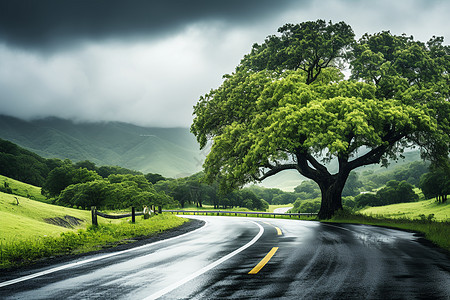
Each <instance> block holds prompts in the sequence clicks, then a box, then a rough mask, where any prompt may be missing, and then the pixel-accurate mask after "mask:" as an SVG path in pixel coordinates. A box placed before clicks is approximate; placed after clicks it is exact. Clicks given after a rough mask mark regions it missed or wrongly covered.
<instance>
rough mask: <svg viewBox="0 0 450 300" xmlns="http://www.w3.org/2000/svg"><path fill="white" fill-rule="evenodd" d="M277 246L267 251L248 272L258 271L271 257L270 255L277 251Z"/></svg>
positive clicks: (254, 272)
mask: <svg viewBox="0 0 450 300" xmlns="http://www.w3.org/2000/svg"><path fill="white" fill-rule="evenodd" d="M277 250H278V247H273V248H272V250H270V251H269V253H267V255H266V256H265V257H264V258H263V259H262V260H261V261H260V262H259V263H258V264H257V265H256V266H255V267H254V268H253V269H252V270H251V271H250V272H248V274H256V273H258V272H259V271H260V270H261V269H262V268H263V267H264V266H265V265H266V264H267V262H268V261H269V260H270V259H271V258H272V256H273V255H274V254H275V252H277Z"/></svg>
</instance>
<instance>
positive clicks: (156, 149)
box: [0, 115, 205, 177]
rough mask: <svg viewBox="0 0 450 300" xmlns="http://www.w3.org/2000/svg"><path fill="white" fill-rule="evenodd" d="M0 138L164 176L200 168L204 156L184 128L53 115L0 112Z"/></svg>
mask: <svg viewBox="0 0 450 300" xmlns="http://www.w3.org/2000/svg"><path fill="white" fill-rule="evenodd" d="M0 138H2V139H5V140H8V141H11V142H13V143H15V144H17V145H19V146H21V147H23V148H25V149H27V150H30V151H32V152H34V153H36V154H38V155H40V156H42V157H45V158H60V159H66V158H68V159H70V160H72V161H74V162H77V161H83V160H89V161H92V162H94V163H95V164H97V165H100V166H102V165H117V166H121V167H124V168H128V169H133V170H137V171H141V172H143V173H158V174H161V175H163V176H166V177H183V176H188V175H191V174H193V173H196V172H198V171H200V170H201V167H202V160H203V159H204V157H205V155H203V154H202V153H201V152H200V150H199V147H198V144H197V142H196V140H195V137H194V136H193V135H192V134H191V133H190V132H189V129H188V128H154V127H142V126H136V125H132V124H127V123H121V122H104V123H76V122H73V121H70V120H64V119H59V118H46V119H41V120H34V121H24V120H21V119H17V118H13V117H8V116H2V115H0Z"/></svg>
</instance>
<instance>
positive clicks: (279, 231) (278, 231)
mask: <svg viewBox="0 0 450 300" xmlns="http://www.w3.org/2000/svg"><path fill="white" fill-rule="evenodd" d="M263 223H265V224H267V225H270V226H272V227H275V229H276V230H277V235H282V234H283V233H282V232H281V229H280V228H278V227H276V226H273V225H272V224H270V223H268V222H263Z"/></svg>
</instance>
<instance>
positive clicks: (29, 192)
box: [0, 175, 47, 202]
mask: <svg viewBox="0 0 450 300" xmlns="http://www.w3.org/2000/svg"><path fill="white" fill-rule="evenodd" d="M5 183H6V184H7V185H8V186H9V187H10V188H11V190H12V193H13V194H14V195H19V196H22V197H26V198H29V199H33V200H38V201H40V202H46V201H47V198H46V197H45V196H43V195H42V194H41V188H40V187H36V186H34V185H31V184H26V183H23V182H20V181H17V180H14V179H12V178H9V177H6V176H3V175H0V186H5Z"/></svg>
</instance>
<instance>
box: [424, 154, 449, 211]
mask: <svg viewBox="0 0 450 300" xmlns="http://www.w3.org/2000/svg"><path fill="white" fill-rule="evenodd" d="M420 188H421V190H422V192H423V193H424V195H425V197H426V198H427V199H429V198H432V197H436V199H437V201H438V202H446V201H447V195H449V194H450V160H449V159H447V160H446V161H444V162H442V163H441V164H439V165H433V166H432V167H431V171H430V172H429V173H426V174H423V175H422V177H421V178H420Z"/></svg>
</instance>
